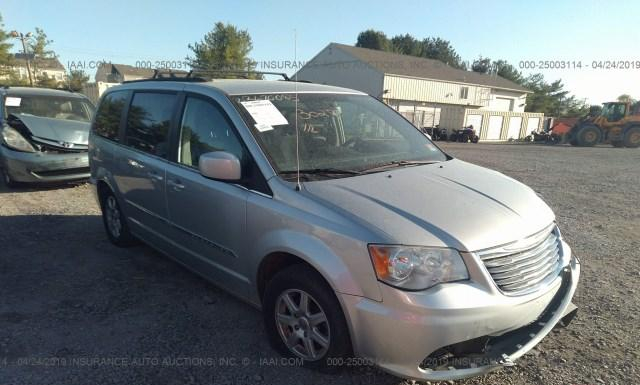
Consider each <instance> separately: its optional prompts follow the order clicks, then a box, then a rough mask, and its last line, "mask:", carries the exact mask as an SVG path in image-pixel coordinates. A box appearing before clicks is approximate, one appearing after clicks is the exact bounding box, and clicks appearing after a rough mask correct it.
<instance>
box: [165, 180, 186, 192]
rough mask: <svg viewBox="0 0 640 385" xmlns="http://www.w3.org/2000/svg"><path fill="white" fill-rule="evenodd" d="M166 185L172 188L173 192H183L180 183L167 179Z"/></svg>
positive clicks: (182, 186)
mask: <svg viewBox="0 0 640 385" xmlns="http://www.w3.org/2000/svg"><path fill="white" fill-rule="evenodd" d="M167 184H168V185H169V186H171V188H173V190H174V191H182V190H184V185H183V184H182V183H180V181H179V180H173V179H169V180H167Z"/></svg>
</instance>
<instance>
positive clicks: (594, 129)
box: [569, 102, 640, 148]
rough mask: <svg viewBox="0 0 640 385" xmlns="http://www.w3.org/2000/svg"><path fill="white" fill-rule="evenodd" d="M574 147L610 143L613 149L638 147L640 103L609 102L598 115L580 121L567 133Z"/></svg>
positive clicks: (639, 138)
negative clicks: (633, 106)
mask: <svg viewBox="0 0 640 385" xmlns="http://www.w3.org/2000/svg"><path fill="white" fill-rule="evenodd" d="M569 138H570V139H569V143H571V144H572V145H574V146H585V147H587V146H595V145H596V144H598V143H611V144H612V145H613V146H614V147H633V148H635V147H640V103H637V104H636V106H635V108H634V109H633V111H632V105H631V103H628V102H627V103H623V102H609V103H604V104H603V105H602V112H601V113H600V115H598V116H595V117H590V118H586V119H582V120H580V121H579V122H578V123H576V125H574V126H573V127H572V128H571V131H570V132H569Z"/></svg>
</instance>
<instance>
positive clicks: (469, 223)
mask: <svg viewBox="0 0 640 385" xmlns="http://www.w3.org/2000/svg"><path fill="white" fill-rule="evenodd" d="M304 188H305V190H306V191H308V192H309V193H310V194H312V195H313V197H314V199H316V200H319V201H321V202H323V203H324V204H325V205H327V206H330V207H333V208H334V209H337V210H339V211H342V212H343V213H344V214H346V215H351V216H354V217H355V218H356V219H358V222H361V223H365V224H366V225H368V226H372V227H373V228H375V229H377V230H380V231H383V232H384V233H386V234H387V235H388V236H389V237H390V240H389V241H390V242H394V243H398V244H405V245H423V246H434V247H454V248H456V249H458V250H466V251H476V250H481V249H485V248H490V247H495V246H498V245H502V244H505V243H509V242H512V241H515V240H518V239H522V238H525V237H527V236H529V235H532V234H534V233H536V232H538V231H540V230H542V229H543V228H545V227H546V226H548V225H549V224H551V223H552V222H553V221H554V219H555V217H554V214H553V212H552V211H551V209H550V208H549V207H548V206H547V205H546V204H545V203H544V202H543V201H542V200H541V199H540V198H539V197H538V195H537V194H536V193H535V192H534V191H533V190H532V189H530V188H529V187H527V186H525V185H524V184H522V183H520V182H518V181H516V180H514V179H512V178H509V177H507V176H506V175H503V174H501V173H499V172H497V171H493V170H489V169H486V168H483V167H479V166H476V165H473V164H470V163H466V162H463V161H460V160H457V159H453V160H450V161H447V162H442V163H435V164H430V165H423V166H410V167H404V168H399V169H394V170H391V171H386V172H380V173H374V174H368V175H361V176H356V177H351V178H340V179H332V180H325V181H314V182H305V183H304Z"/></svg>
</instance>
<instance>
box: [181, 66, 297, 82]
mask: <svg viewBox="0 0 640 385" xmlns="http://www.w3.org/2000/svg"><path fill="white" fill-rule="evenodd" d="M194 74H202V75H218V74H230V75H242V77H243V78H245V79H249V75H252V74H256V75H277V76H282V80H285V81H291V79H289V76H287V74H285V73H284V72H267V71H251V70H215V69H214V70H210V69H206V68H197V67H196V68H193V69H192V70H191V71H190V72H189V75H191V76H193V75H194Z"/></svg>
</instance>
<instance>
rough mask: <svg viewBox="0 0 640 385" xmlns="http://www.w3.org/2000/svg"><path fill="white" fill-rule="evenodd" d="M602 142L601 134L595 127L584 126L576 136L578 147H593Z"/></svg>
mask: <svg viewBox="0 0 640 385" xmlns="http://www.w3.org/2000/svg"><path fill="white" fill-rule="evenodd" d="M601 140H602V132H601V131H600V129H599V128H598V127H596V126H584V127H582V128H580V130H579V131H578V133H577V135H576V141H577V143H578V146H582V147H593V146H595V145H596V144H598V143H600V141H601Z"/></svg>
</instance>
